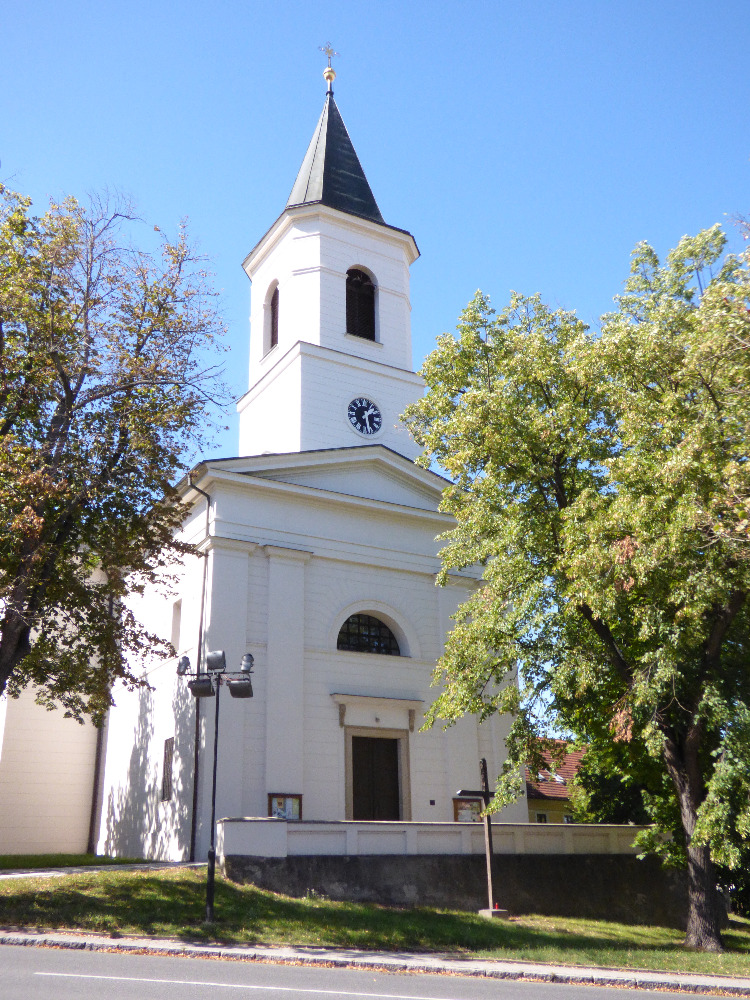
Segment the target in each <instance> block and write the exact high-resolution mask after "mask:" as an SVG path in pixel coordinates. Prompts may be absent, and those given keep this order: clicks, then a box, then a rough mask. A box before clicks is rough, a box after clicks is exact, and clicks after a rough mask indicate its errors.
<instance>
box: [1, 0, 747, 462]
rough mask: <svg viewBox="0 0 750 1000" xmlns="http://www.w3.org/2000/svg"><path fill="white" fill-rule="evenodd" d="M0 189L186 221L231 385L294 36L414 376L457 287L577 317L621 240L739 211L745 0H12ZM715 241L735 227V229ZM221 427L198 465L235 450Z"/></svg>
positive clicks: (294, 82) (462, 298)
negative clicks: (382, 274)
mask: <svg viewBox="0 0 750 1000" xmlns="http://www.w3.org/2000/svg"><path fill="white" fill-rule="evenodd" d="M2 35H3V46H2V49H3V54H2V59H1V60H0V93H2V94H3V99H2V105H1V107H2V113H1V115H0V179H2V180H3V181H4V182H5V183H6V184H8V185H9V186H11V187H13V188H15V189H16V190H19V191H22V192H24V193H25V194H29V195H31V196H32V197H33V198H34V199H35V202H36V206H37V208H38V209H39V210H42V209H43V208H44V204H45V202H46V200H47V198H48V197H49V196H50V195H52V196H56V197H59V196H60V195H62V194H75V195H77V196H85V195H86V193H87V192H89V191H94V190H101V189H102V188H104V187H109V188H114V189H119V190H121V191H123V192H126V193H128V194H130V195H131V196H132V197H133V199H134V200H135V202H136V204H137V205H138V208H139V211H140V214H141V215H142V216H143V217H144V219H146V220H147V221H148V223H149V227H150V226H151V224H154V223H156V224H158V225H159V226H160V227H162V228H163V229H165V230H167V231H168V232H174V231H175V230H176V227H177V223H178V221H179V220H180V219H181V218H183V217H185V216H187V217H188V219H189V227H190V231H191V233H192V235H193V237H194V238H195V239H196V240H197V241H198V242H199V244H200V246H201V248H202V250H203V252H204V253H206V254H207V255H208V256H209V257H210V258H211V260H212V267H213V270H214V272H215V275H216V278H215V282H216V286H217V287H218V288H219V289H220V290H221V293H222V302H223V309H224V313H225V317H226V320H227V323H228V325H229V343H230V345H231V354H230V355H229V360H228V362H227V376H228V379H229V381H230V383H231V384H232V387H233V389H234V390H235V391H236V393H237V395H239V394H240V393H241V392H242V391H244V389H245V388H246V383H247V347H248V312H249V296H250V285H249V282H248V281H247V279H246V277H245V275H244V273H243V272H242V270H241V267H240V265H241V261H242V259H243V258H244V256H245V254H246V253H247V251H248V250H249V249H250V248H251V247H252V246H253V245H254V244H255V243H256V242H257V240H258V239H259V237H260V236H261V235H262V234H263V233H264V232H265V230H266V229H267V228H268V227H269V226H270V225H271V223H272V222H273V221H274V219H275V218H276V216H277V215H278V214H279V212H280V211H281V209H282V208H283V206H284V204H285V202H286V199H287V197H288V195H289V192H290V190H291V187H292V184H293V182H294V178H295V176H296V173H297V170H298V168H299V165H300V163H301V160H302V157H303V155H304V152H305V149H306V148H307V144H308V142H309V140H310V137H311V135H312V132H313V129H314V127H315V124H316V122H317V119H318V116H319V114H320V111H321V108H322V105H323V99H324V93H325V84H324V81H323V78H322V70H323V67H324V65H325V58H324V56H323V55H322V54H321V53H320V52H319V51H318V46H320V45H322V44H324V43H325V42H326V41H328V40H329V39H330V41H331V42H332V44H333V46H334V48H335V49H337V50H338V51H339V52H340V53H341V56H340V58H338V59H336V60H335V61H334V65H335V69H336V71H337V74H338V76H337V80H336V84H335V93H336V101H337V104H338V106H339V109H340V111H341V113H342V115H343V118H344V121H345V122H346V124H347V126H348V129H349V133H350V135H351V137H352V140H353V142H354V145H355V148H356V150H357V152H358V154H359V157H360V160H361V162H362V165H363V167H364V169H365V173H366V174H367V177H368V179H369V181H370V185H371V187H372V189H373V192H374V194H375V197H376V199H377V201H378V204H379V206H380V209H381V211H382V213H383V216H384V218H385V220H386V222H388V223H390V224H392V225H395V226H399V227H401V228H404V229H408V230H409V231H410V232H411V233H413V235H414V236H415V238H416V240H417V243H418V245H419V248H420V250H421V253H422V257H421V259H420V260H418V261H417V262H416V263H415V264H414V266H413V267H412V326H413V335H414V363H415V366H417V367H418V366H419V363H420V361H421V359H422V358H423V357H424V355H425V354H426V353H427V352H428V351H429V350H430V349H431V347H432V345H433V344H434V340H435V337H436V336H437V335H438V334H440V333H441V332H443V331H445V330H452V329H453V328H454V327H455V323H456V320H457V317H458V314H459V312H460V311H461V309H462V308H463V306H464V305H465V304H466V303H467V302H468V300H469V299H470V298H471V297H472V295H473V293H474V291H475V290H476V289H477V288H481V289H482V290H483V291H485V292H486V293H488V294H490V295H491V297H492V299H493V302H494V303H495V305H496V306H498V307H500V306H502V305H503V304H504V303H505V302H506V301H507V298H508V293H509V290H510V289H515V290H517V291H519V292H524V293H532V292H541V293H542V295H543V297H544V298H545V299H546V300H547V301H548V302H550V303H551V304H553V305H555V306H558V305H559V306H564V307H566V308H570V309H576V310H577V312H578V314H579V315H580V316H581V317H582V318H583V319H585V320H586V321H587V322H590V323H592V324H595V323H596V321H597V318H598V316H599V315H600V314H601V313H602V312H604V311H606V310H608V309H609V308H610V307H611V304H612V297H613V296H614V295H616V294H617V293H618V291H620V289H621V287H622V282H623V280H624V279H625V277H626V275H627V271H628V264H629V254H630V251H631V250H632V248H633V246H634V245H635V243H637V242H638V241H639V240H644V239H645V240H648V241H649V242H651V243H652V244H653V245H654V246H655V247H656V248H657V250H658V251H659V252H661V253H664V252H666V251H667V250H668V249H669V248H670V247H672V246H673V245H674V244H675V243H676V242H677V240H678V239H679V238H680V236H682V235H683V234H684V233H692V232H695V231H697V230H699V229H701V228H703V227H706V226H709V225H712V224H713V223H715V222H723V223H727V224H729V225H730V226H731V217H732V216H733V215H735V214H736V213H748V212H750V199H749V198H748V181H750V130H749V129H748V119H749V117H750V75H748V72H747V51H748V47H749V43H750V3H749V2H748V0H717V2H715V3H713V4H706V3H698V2H697V0H682V2H672V0H659V2H656V3H655V2H654V0H650V2H648V3H646V2H642V0H629V2H627V3H626V2H624V0H623V2H619V0H580V2H577V0H536V2H533V3H532V2H525V0H516V2H515V3H512V4H511V3H505V2H501V0H498V2H494V3H492V2H484V0H473V2H470V3H468V2H467V3H463V2H458V0H454V2H452V3H448V2H443V0H433V2H431V3H428V2H425V0H412V2H411V3H397V2H391V0H369V2H368V3H362V2H360V0H348V2H339V0H329V2H327V3H325V4H312V3H304V2H298V0H287V2H285V0H277V2H276V3H270V2H261V0H245V2H243V3H239V2H222V0H214V2H213V3H212V4H211V5H208V4H206V3H197V2H195V0H182V3H180V4H177V3H167V2H164V0H152V2H150V3H136V2H130V0H120V2H118V3H114V2H111V0H100V2H99V3H93V2H88V3H84V2H82V0H66V2H65V3H60V2H59V0H58V2H54V3H53V2H50V0H35V2H34V3H31V2H23V0H16V2H15V3H13V2H11V3H10V4H8V5H6V8H5V9H4V12H3V26H2ZM732 238H733V240H734V242H735V244H737V243H738V238H737V236H736V235H733V237H732ZM236 447H237V445H236V423H235V421H234V419H233V418H231V419H230V430H229V431H228V432H226V433H225V434H224V435H223V436H222V437H220V438H219V439H218V440H217V442H216V447H215V449H213V450H214V452H220V453H222V454H233V453H235V452H236Z"/></svg>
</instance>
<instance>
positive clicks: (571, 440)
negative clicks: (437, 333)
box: [406, 227, 750, 949]
mask: <svg viewBox="0 0 750 1000" xmlns="http://www.w3.org/2000/svg"><path fill="white" fill-rule="evenodd" d="M724 247H725V239H724V236H723V234H722V233H721V230H720V229H719V228H718V227H715V228H714V229H711V230H708V231H706V232H703V233H701V234H699V235H698V236H697V237H694V238H688V237H685V238H684V239H683V240H682V241H681V242H680V244H679V246H678V247H677V248H676V249H675V250H674V251H672V252H671V253H670V254H669V256H668V257H667V259H666V262H665V264H664V265H662V264H661V263H660V261H659V260H658V258H657V255H656V253H655V252H654V251H653V249H652V248H651V247H650V246H648V245H647V244H645V243H644V244H641V245H639V246H638V247H637V248H636V250H635V252H634V254H633V260H632V268H631V274H630V278H629V280H628V281H627V283H626V287H625V294H624V295H622V296H621V297H620V298H619V299H618V300H617V303H618V309H617V311H616V312H615V313H613V314H611V315H608V316H606V317H604V318H603V325H602V330H601V331H600V333H599V334H598V335H594V334H592V333H591V332H590V331H589V330H588V329H587V328H586V326H585V325H584V324H583V323H582V322H581V321H580V320H579V319H578V318H577V317H576V316H575V314H573V313H570V312H565V311H563V310H558V311H552V310H550V309H548V308H547V307H546V306H545V305H544V304H543V303H542V302H541V300H540V299H539V297H532V298H524V297H522V296H520V295H516V294H515V293H514V294H513V295H512V298H511V302H510V304H509V306H508V307H507V308H506V309H504V310H503V311H502V312H501V313H499V314H497V315H496V314H495V313H494V312H493V310H492V309H491V307H490V304H489V301H488V299H487V298H486V297H485V296H483V295H482V294H481V293H477V295H476V297H475V298H474V300H473V301H472V302H471V303H470V305H469V307H468V308H467V309H466V310H465V311H464V313H463V315H462V318H461V322H460V325H459V327H458V336H457V337H456V338H454V337H452V336H448V335H444V336H443V337H441V338H440V340H439V342H438V347H437V349H436V350H435V351H434V352H433V353H432V354H431V355H430V356H429V357H428V358H427V360H426V362H425V364H424V367H423V369H422V374H423V375H424V377H425V380H426V383H427V390H428V391H427V394H426V396H425V397H424V398H423V399H422V400H420V401H419V402H418V403H417V404H415V405H414V406H412V407H411V408H410V409H409V411H407V415H406V417H407V420H408V422H409V424H410V426H411V429H412V432H413V433H414V434H415V436H416V438H417V440H418V441H419V442H420V443H421V444H422V445H423V446H424V447H425V449H426V451H425V454H424V456H423V459H422V460H423V461H424V462H425V463H427V464H428V463H429V462H431V461H433V460H436V461H437V462H438V463H439V464H440V465H441V466H442V467H443V468H444V469H445V470H446V471H447V472H448V473H449V475H450V476H451V477H452V478H453V480H454V482H453V485H451V486H449V487H448V488H447V489H446V491H445V494H444V499H443V507H444V509H445V510H446V511H448V512H450V513H452V514H453V515H454V516H455V518H456V521H457V524H456V527H455V529H454V530H453V531H451V532H449V533H448V535H447V536H446V539H447V542H446V545H445V547H444V549H443V550H442V561H443V570H442V576H441V578H440V582H444V581H445V579H446V577H447V573H448V571H449V570H451V569H454V568H460V567H466V566H468V565H470V564H474V563H479V564H481V565H482V566H483V567H484V573H483V580H484V582H483V586H482V587H481V588H480V589H478V590H477V591H476V593H475V594H474V595H473V596H472V597H471V598H470V599H469V600H468V601H467V602H466V603H465V604H464V605H463V606H462V607H461V608H460V609H459V612H458V614H457V616H456V624H455V627H454V629H453V631H452V632H451V634H450V636H449V638H448V641H447V645H446V652H445V655H444V657H443V658H442V660H441V661H440V664H439V665H438V672H437V674H436V680H442V681H443V682H444V683H445V689H444V692H443V693H442V694H441V695H440V696H439V697H438V699H437V701H436V703H435V705H434V706H433V707H432V709H431V712H430V716H429V720H430V721H431V722H435V721H436V720H437V719H442V720H444V721H446V722H448V723H450V722H452V721H454V720H455V719H457V718H458V717H459V716H460V715H462V714H463V713H465V712H475V713H478V715H479V716H480V718H483V717H486V716H487V715H489V714H490V713H492V712H495V711H508V712H511V713H512V714H513V716H514V721H513V725H512V727H511V733H510V736H509V738H508V752H509V757H508V761H507V763H506V764H505V766H504V771H503V774H502V775H501V776H500V778H499V781H498V792H497V796H496V805H499V804H502V803H504V802H506V801H508V800H509V799H510V798H512V797H513V796H514V795H516V794H517V793H518V790H519V777H518V776H519V774H520V773H521V772H520V769H519V768H520V765H521V763H522V762H523V761H524V760H525V759H526V760H529V759H531V760H534V759H535V755H538V747H539V737H540V733H541V725H540V721H539V718H540V714H539V710H538V709H539V706H540V705H541V706H542V708H543V710H544V711H549V712H551V713H553V714H554V716H555V718H556V719H557V720H558V723H559V724H562V725H563V726H568V727H570V728H571V729H572V730H573V731H574V732H577V733H579V734H581V736H582V738H583V739H584V740H585V741H586V742H587V743H588V744H589V745H590V746H591V747H592V750H595V749H596V746H597V744H598V745H599V746H605V745H607V744H608V743H611V742H612V741H617V742H619V743H620V744H621V745H622V747H624V748H630V749H629V751H628V752H629V754H630V755H631V756H632V757H633V758H634V759H637V758H639V757H640V756H642V755H648V757H650V758H651V759H652V760H653V761H656V762H658V764H659V767H660V771H661V773H662V774H663V776H664V778H665V780H663V781H662V782H661V783H660V787H659V788H657V789H656V791H655V792H654V793H653V795H652V798H651V805H650V810H651V814H652V817H653V818H654V820H655V821H656V823H657V829H658V830H659V831H661V832H663V833H669V832H672V831H671V830H670V827H673V826H674V817H679V822H678V826H677V830H676V833H677V835H678V836H677V841H676V844H675V849H679V850H681V851H682V852H683V855H684V857H685V860H686V864H687V870H688V887H689V910H688V914H687V937H686V943H687V944H688V945H690V946H693V947H697V948H705V949H720V947H721V939H720V934H719V920H720V914H719V907H718V905H717V900H716V894H715V877H714V870H713V862H712V856H713V859H714V860H717V861H722V862H728V863H730V864H736V863H738V860H739V853H738V844H739V843H740V842H741V840H742V838H743V837H745V838H746V837H747V835H748V833H749V832H750V794H749V793H750V669H749V667H748V648H749V645H748V639H749V635H748V627H749V625H750V597H749V595H750V562H749V561H748V558H747V555H748V551H747V539H748V536H747V511H748V509H749V508H748V498H750V469H749V468H748V445H749V444H750V441H749V440H748V430H749V427H750V420H749V418H750V406H749V404H748V394H747V385H748V375H749V374H750V372H749V371H748V361H749V360H750V359H749V357H748V350H747V344H748V331H749V330H750V313H748V300H749V299H750V261H749V260H748V257H747V255H745V256H742V257H740V258H739V259H737V258H733V257H727V258H726V259H725V260H724V261H723V262H721V257H722V254H723V252H724ZM516 671H518V672H519V674H520V677H521V678H522V683H521V686H520V687H519V686H517V685H516V684H515V683H508V681H509V679H512V678H513V677H514V676H515V673H516ZM504 682H505V683H504ZM656 844H657V840H656V839H653V840H652V844H651V846H652V847H653V846H656ZM673 853H674V851H673Z"/></svg>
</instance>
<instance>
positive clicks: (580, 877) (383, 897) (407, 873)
mask: <svg viewBox="0 0 750 1000" xmlns="http://www.w3.org/2000/svg"><path fill="white" fill-rule="evenodd" d="M223 869H224V872H225V874H226V875H227V877H228V878H230V879H232V880H233V881H235V882H246V883H252V884H254V885H257V886H259V887H260V888H263V889H270V890H272V891H273V892H281V893H285V894H287V895H290V896H298V897H302V896H305V895H306V894H307V893H308V892H309V891H311V890H312V891H314V892H316V893H321V894H322V895H324V896H327V897H328V898H330V899H338V900H354V901H357V902H374V903H384V904H390V905H396V906H438V907H446V908H450V909H458V910H470V911H471V910H478V909H480V908H481V907H483V906H486V905H487V875H486V868H485V861H484V858H483V857H480V856H478V855H437V854H429V855H416V854H412V855H387V854H379V855H359V856H336V855H307V856H296V857H248V856H240V855H231V854H229V855H225V856H224V858H223ZM493 882H494V887H495V898H496V901H497V902H498V903H499V905H500V906H501V907H502V908H504V909H506V910H508V911H509V912H510V913H511V914H523V913H539V914H544V915H547V916H571V917H591V918H598V919H609V920H617V921H621V922H624V923H639V924H660V925H662V926H673V927H680V928H683V929H684V924H685V914H686V911H687V892H686V881H685V878H684V873H682V872H676V871H672V870H667V869H664V868H662V866H661V865H660V863H659V862H658V860H657V859H656V858H646V859H644V860H643V861H639V860H638V859H637V858H636V857H634V856H632V855H608V854H591V855H583V854H558V855H556V854H541V855H533V854H524V855H511V854H504V855H496V856H495V858H494V861H493Z"/></svg>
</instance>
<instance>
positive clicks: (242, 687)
mask: <svg viewBox="0 0 750 1000" xmlns="http://www.w3.org/2000/svg"><path fill="white" fill-rule="evenodd" d="M226 685H227V687H228V688H229V693H230V694H231V696H232V697H233V698H252V696H253V684H252V681H251V680H250V678H249V677H234V678H233V677H229V678H228V679H227V680H226Z"/></svg>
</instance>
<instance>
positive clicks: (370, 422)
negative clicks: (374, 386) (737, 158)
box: [347, 396, 383, 434]
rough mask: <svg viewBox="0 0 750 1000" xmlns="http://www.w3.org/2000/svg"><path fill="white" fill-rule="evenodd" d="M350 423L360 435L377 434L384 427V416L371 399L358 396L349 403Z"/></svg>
mask: <svg viewBox="0 0 750 1000" xmlns="http://www.w3.org/2000/svg"><path fill="white" fill-rule="evenodd" d="M347 415H348V417H349V423H350V424H351V425H352V427H353V428H354V429H355V430H357V431H359V433H360V434H377V432H378V431H379V430H380V428H381V427H382V426H383V415H382V414H381V412H380V410H379V409H378V408H377V406H376V405H375V404H374V403H373V401H372V400H371V399H367V398H366V397H365V396H358V397H357V398H356V399H353V400H352V401H351V403H349V408H348V410H347Z"/></svg>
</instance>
